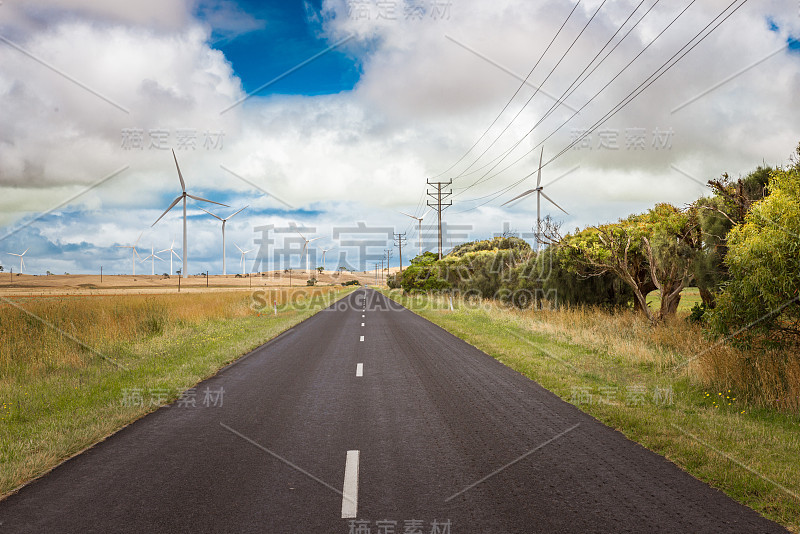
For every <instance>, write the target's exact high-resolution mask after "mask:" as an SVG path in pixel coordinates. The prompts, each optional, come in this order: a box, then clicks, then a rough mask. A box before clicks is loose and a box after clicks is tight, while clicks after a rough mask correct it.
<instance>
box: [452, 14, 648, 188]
mask: <svg viewBox="0 0 800 534" xmlns="http://www.w3.org/2000/svg"><path fill="white" fill-rule="evenodd" d="M660 1H661V0H656V1H655V2H654V3H653V4H652V5H651V6H650V8H649V9H648V10H647V11H646V12H645V13H644V15H642V16H641V17H640V18H639V20H637V21H636V22H635V23H634V24H633V25H632V26H631V27H630V28H629V29H628V31H627V32H626V33H625V35H623V36H622V38H621V39H620V40H619V41H618V42H617V43H616V44H615V45H614V46H613V47H612V48H611V50H609V51H608V53H607V54H606V55H605V56H604V57H603V58H602V59H601V60H600V61H599V62H598V63H597V64H596V65H595V66H594V68H592V70H591V71H590V72H589V74H587V75H586V76H585V77H583V80H581V77H582V76H583V74H584V73H586V71H587V70H588V69H589V67H591V66H592V64H593V63H594V62H595V60H596V59H597V58H598V57H599V56H600V54H602V53H603V50H605V49H606V48H607V47H608V45H609V44H611V42H612V41H613V40H614V38H615V37H616V36H617V35H618V34H619V32H620V31H622V28H624V27H625V25H626V24H627V23H628V21H630V19H631V18H633V16H634V15H635V14H636V12H637V11H638V10H639V8H640V7H641V6H642V4H643V3H644V2H645V0H641V2H639V4H638V5H637V6H636V7H635V8H634V10H633V11H631V14H630V15H628V18H626V19H625V21H624V22H623V23H622V24H621V25H620V26H619V28H618V29H617V31H616V32H614V35H612V36H611V37H610V38H609V39H608V41H606V44H605V45H603V47H602V48H601V49H600V50H599V51H598V52H597V54H595V56H594V57H593V58H592V60H591V61H589V63H588V64H587V65H586V67H584V69H583V70H582V71H581V73H580V74H578V76H577V78H575V80H574V81H573V82H572V83H571V84H570V85H569V87H567V89H565V90H564V92H563V93H561V96H560V97H558V99H559V100H565V99H566V98H569V97H570V96H571V95H572V94H573V93H575V91H577V90H578V89H579V88H580V86H581V85H583V83H584V82H585V81H586V80H588V79H589V77H590V76H591V75H592V74H594V72H595V71H596V70H597V69H598V67H600V65H602V64H603V63H604V62H605V60H606V59H608V57H609V56H610V55H611V54H612V53H613V52H614V50H616V49H617V47H619V45H620V44H622V42H623V41H625V39H626V38H627V37H628V36H629V35H630V34H631V33H632V32H633V30H634V29H636V27H637V26H638V25H639V24H640V23H641V22H642V21H643V20H644V19H645V17H647V15H648V14H649V13H650V12H651V11H652V10H653V8H654V7H656V5H658V3H659V2H660ZM651 44H652V43H651ZM623 70H624V69H623ZM579 80H580V82H578V81H579ZM576 83H577V85H576ZM573 86H574V87H573ZM555 109H556V106H550V109H548V110H547V112H545V114H544V115H543V116H542V117H541V118H540V119H539V120H538V121H537V122H536V124H534V125H533V127H532V128H531V129H530V130H529V131H528V133H526V134H525V135H524V136H523V137H522V138H521V139H520V140H519V141H517V142H516V143H514V145H512V146H511V147H510V148H508V149H507V150H506V151H504V152H503V153H502V154H501V155H500V156H498V157H497V158H495V159H494V160H493V161H497V160H500V161H502V160H504V159H505V158H506V157H508V156H509V155H510V154H511V152H513V151H514V149H516V148H517V147H518V146H519V145H520V144H521V143H522V141H524V140H525V138H526V137H528V136H529V135H530V134H531V133H532V132H533V131H534V130H535V129H536V128H537V127H538V126H539V125H540V124H542V122H544V121H545V120H546V119H547V118H548V117H549V116H550V115H551V114H552V113H553V112H554V111H555ZM540 145H541V143H540V144H539V145H536V147H534V149H535V148H538V147H539V146H540ZM534 149H531V151H529V152H527V153H525V154H524V155H523V156H522V157H520V158H518V159H516V160H515V161H514V162H513V163H512V164H511V165H508V166H506V167H505V168H503V169H502V170H500V171H499V172H497V173H495V174H493V175H491V176H488V175H489V173H490V172H491V171H492V170H493V169H494V168H496V167H497V165H498V164H499V163H500V161H497V163H496V164H495V165H493V166H492V168H491V169H490V170H489V171H487V172H486V173H484V175H483V176H481V177H480V178H478V179H477V180H476V181H475V182H473V183H472V184H470V185H469V186H467V187H465V188H463V189H462V190H461V191H460V192H458V193H456V194H455V195H454V196H458V195H461V194H463V193H465V192H466V191H468V190H469V189H471V188H472V187H474V186H476V185H479V184H481V183H483V182H486V181H488V180H491V179H492V178H494V177H496V176H497V175H499V174H501V173H502V172H504V171H506V170H508V169H509V168H510V167H513V166H514V165H516V164H517V163H519V161H520V160H522V159H524V158H525V157H527V155H528V154H530V153H531V152H532V151H533V150H534ZM486 166H487V165H485V166H484V167H486ZM484 167H482V168H484ZM481 198H483V197H478V198H475V199H470V201H474V200H480V199H481Z"/></svg>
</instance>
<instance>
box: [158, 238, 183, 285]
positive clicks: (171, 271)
mask: <svg viewBox="0 0 800 534" xmlns="http://www.w3.org/2000/svg"><path fill="white" fill-rule="evenodd" d="M162 252H169V253H170V254H169V275H170V276H172V274H173V273H174V272H175V271H173V270H172V256H175V257H176V258H178V259H181V257H180V256H178V253H177V252H175V240H174V239H173V240H172V244H171V245H170V246H169V248H165V249H164V250H159V251H158V253H159V254H161V253H162Z"/></svg>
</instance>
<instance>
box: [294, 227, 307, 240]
mask: <svg viewBox="0 0 800 534" xmlns="http://www.w3.org/2000/svg"><path fill="white" fill-rule="evenodd" d="M294 231H295V232H297V235H299V236H300V237H302V238H303V239H305V240H306V241H308V239H306V236H304V235H303V234H301V233H300V230H298V229H297V228H296V227H295V229H294Z"/></svg>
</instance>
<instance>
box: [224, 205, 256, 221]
mask: <svg viewBox="0 0 800 534" xmlns="http://www.w3.org/2000/svg"><path fill="white" fill-rule="evenodd" d="M249 207H250V206H245V207H243V208H242V209H240V210H239V211H237V212H236V213H234V214H233V215H230V216H229V217H228V218H227V219H226V220H230V219H232V218H233V217H234V216H235V215H238V214H240V213H241V212H243V211H244V210H246V209H247V208H249Z"/></svg>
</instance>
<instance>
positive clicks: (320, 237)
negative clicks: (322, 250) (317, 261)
mask: <svg viewBox="0 0 800 534" xmlns="http://www.w3.org/2000/svg"><path fill="white" fill-rule="evenodd" d="M323 237H325V236H324V235H321V236H319V237H315V238H314V239H309V240H308V242H309V243H311V242H312V241H316V240H317V239H322V238H323Z"/></svg>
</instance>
